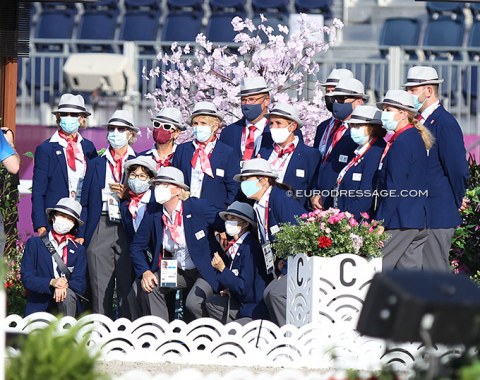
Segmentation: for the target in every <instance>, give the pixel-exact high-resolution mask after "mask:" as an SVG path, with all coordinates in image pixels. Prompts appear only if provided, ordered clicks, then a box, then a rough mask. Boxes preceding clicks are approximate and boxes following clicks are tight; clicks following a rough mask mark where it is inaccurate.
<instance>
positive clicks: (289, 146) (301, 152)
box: [259, 103, 320, 208]
mask: <svg viewBox="0 0 480 380" xmlns="http://www.w3.org/2000/svg"><path fill="white" fill-rule="evenodd" d="M265 117H266V118H267V119H268V121H269V123H270V131H271V134H272V139H273V141H274V143H273V144H272V146H270V147H263V148H262V149H260V152H259V155H260V157H262V158H264V159H266V160H268V162H270V164H271V165H272V168H273V169H274V170H276V171H277V173H278V178H277V181H279V182H282V183H285V184H287V185H289V186H290V187H291V188H292V189H293V190H294V191H295V194H296V196H297V198H298V199H299V201H300V203H302V205H303V207H305V208H308V207H309V197H310V195H309V193H310V192H311V190H313V189H314V188H315V185H316V180H317V176H318V167H319V166H320V152H319V151H318V150H317V149H314V148H311V147H309V146H307V145H305V143H304V142H303V140H302V139H300V138H299V137H298V136H296V135H295V132H296V131H297V130H298V129H299V128H300V127H301V126H302V124H303V123H302V121H301V120H300V116H299V114H298V110H297V109H296V108H295V107H294V106H292V105H290V104H284V103H277V104H275V105H274V106H273V108H272V110H271V111H270V112H269V113H267V114H266V115H265Z"/></svg>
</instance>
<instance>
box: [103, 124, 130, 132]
mask: <svg viewBox="0 0 480 380" xmlns="http://www.w3.org/2000/svg"><path fill="white" fill-rule="evenodd" d="M115 129H116V130H117V131H118V132H120V133H123V132H125V131H127V130H128V128H127V127H118V126H116V125H109V126H108V127H107V130H108V131H109V132H113V131H115Z"/></svg>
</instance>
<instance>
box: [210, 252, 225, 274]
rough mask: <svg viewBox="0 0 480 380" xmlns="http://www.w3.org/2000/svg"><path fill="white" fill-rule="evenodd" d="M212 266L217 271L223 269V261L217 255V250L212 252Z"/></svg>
mask: <svg viewBox="0 0 480 380" xmlns="http://www.w3.org/2000/svg"><path fill="white" fill-rule="evenodd" d="M212 267H214V268H215V269H216V270H218V271H219V272H223V270H224V269H225V263H224V262H223V260H222V258H221V257H220V256H219V255H218V252H215V253H214V254H213V259H212Z"/></svg>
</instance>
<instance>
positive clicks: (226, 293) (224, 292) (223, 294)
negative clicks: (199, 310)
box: [220, 289, 230, 297]
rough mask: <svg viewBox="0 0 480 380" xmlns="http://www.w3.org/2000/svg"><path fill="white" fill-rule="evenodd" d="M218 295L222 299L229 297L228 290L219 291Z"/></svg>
mask: <svg viewBox="0 0 480 380" xmlns="http://www.w3.org/2000/svg"><path fill="white" fill-rule="evenodd" d="M220 295H221V296H222V297H228V296H229V295H230V290H228V289H224V290H220Z"/></svg>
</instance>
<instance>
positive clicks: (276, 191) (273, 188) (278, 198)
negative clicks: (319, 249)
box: [235, 158, 306, 326]
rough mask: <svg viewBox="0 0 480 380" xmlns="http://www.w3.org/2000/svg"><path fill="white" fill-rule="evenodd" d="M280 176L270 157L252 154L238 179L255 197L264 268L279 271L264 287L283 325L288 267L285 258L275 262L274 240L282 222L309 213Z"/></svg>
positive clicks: (272, 311) (246, 192) (293, 221)
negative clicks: (272, 244) (279, 180)
mask: <svg viewBox="0 0 480 380" xmlns="http://www.w3.org/2000/svg"><path fill="white" fill-rule="evenodd" d="M277 177H278V173H277V172H276V171H275V170H273V169H272V166H271V165H270V163H269V162H268V161H267V160H264V159H263V158H253V159H251V160H249V161H245V163H244V164H243V167H242V170H241V172H240V174H238V175H236V176H235V180H236V181H241V189H242V192H243V194H244V195H245V196H246V197H247V198H248V199H252V200H254V201H255V205H254V206H253V208H254V210H255V222H256V223H257V226H258V235H259V238H260V243H261V245H262V250H263V252H264V259H265V268H266V271H267V273H268V274H275V275H277V278H276V279H275V280H273V281H272V282H271V283H270V284H269V285H268V286H267V288H266V289H265V292H264V300H265V303H266V305H267V308H268V311H269V314H270V317H271V318H272V320H273V321H274V322H275V323H276V324H278V325H279V326H283V325H284V324H285V323H286V315H287V310H286V305H287V279H286V273H287V267H286V261H285V260H278V261H277V262H274V252H273V251H272V248H271V243H272V242H274V240H275V234H276V233H277V232H278V231H279V230H280V226H279V225H280V223H291V224H298V222H297V220H296V218H295V216H300V215H302V214H304V213H306V210H305V208H303V207H302V205H301V204H300V203H299V202H298V200H297V199H295V198H294V197H293V196H292V195H293V194H292V192H291V190H290V188H289V187H287V186H285V185H283V184H281V183H278V182H276V179H277ZM289 190H290V191H289Z"/></svg>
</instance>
